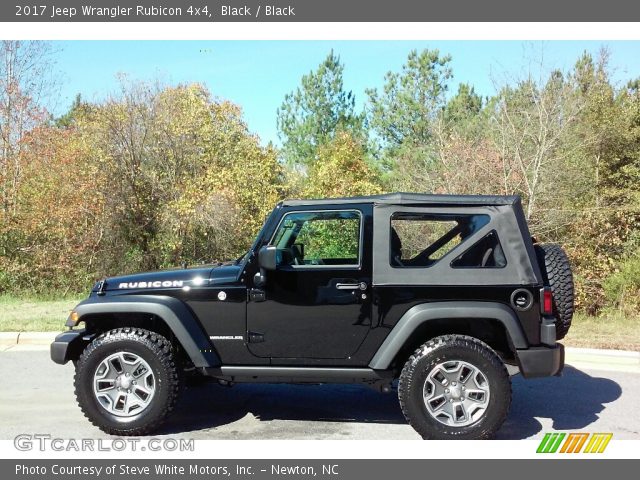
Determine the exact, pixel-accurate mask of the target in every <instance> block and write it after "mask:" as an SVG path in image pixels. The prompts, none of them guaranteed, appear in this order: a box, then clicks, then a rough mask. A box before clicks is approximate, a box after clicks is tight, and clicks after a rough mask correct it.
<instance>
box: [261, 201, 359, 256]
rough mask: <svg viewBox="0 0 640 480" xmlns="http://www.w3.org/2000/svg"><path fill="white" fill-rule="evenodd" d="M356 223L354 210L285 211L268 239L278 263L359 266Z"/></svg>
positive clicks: (357, 218)
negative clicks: (274, 250) (272, 235)
mask: <svg viewBox="0 0 640 480" xmlns="http://www.w3.org/2000/svg"><path fill="white" fill-rule="evenodd" d="M360 226H361V215H360V212H358V211H355V210H345V211H324V212H295V213H288V214H287V215H285V217H284V218H283V220H282V222H281V223H280V225H279V226H278V230H277V231H276V233H275V235H274V237H273V240H272V242H271V243H272V245H275V246H276V247H277V249H278V251H277V262H278V265H279V266H294V267H295V266H305V265H306V266H312V265H333V266H356V265H359V264H360Z"/></svg>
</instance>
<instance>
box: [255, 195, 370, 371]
mask: <svg viewBox="0 0 640 480" xmlns="http://www.w3.org/2000/svg"><path fill="white" fill-rule="evenodd" d="M369 209H370V207H369ZM367 213H368V212H367V211H366V207H363V208H356V209H354V208H351V209H344V210H319V211H314V210H306V211H291V212H288V213H286V214H285V215H284V216H283V217H282V220H281V221H280V223H279V225H278V227H277V228H276V230H275V233H274V235H273V237H272V239H271V242H270V244H271V245H274V246H275V247H276V248H277V268H276V270H273V271H268V272H266V282H265V283H264V285H263V286H262V288H261V289H259V290H254V291H253V293H252V295H250V297H251V298H250V301H249V304H248V307H247V329H248V338H249V349H250V351H251V352H252V353H253V354H254V355H257V356H259V357H271V358H273V359H278V358H281V359H285V358H300V359H305V358H306V359H345V358H349V357H350V356H351V355H353V354H354V353H355V352H356V351H357V349H358V347H359V346H360V344H361V343H362V341H363V340H364V338H365V336H366V335H367V333H368V332H369V329H370V326H371V295H370V292H371V288H370V279H371V255H370V254H367V255H364V254H363V252H364V251H365V247H367V248H368V249H369V250H370V245H369V242H370V235H371V234H370V232H371V229H370V228H369V229H367V231H368V232H369V233H368V238H367V236H365V234H364V232H365V221H369V222H370V221H371V216H370V214H369V215H367ZM273 363H277V361H275V360H274V362H273Z"/></svg>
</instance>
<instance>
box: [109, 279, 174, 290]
mask: <svg viewBox="0 0 640 480" xmlns="http://www.w3.org/2000/svg"><path fill="white" fill-rule="evenodd" d="M183 284H184V281H182V280H164V281H160V280H156V281H154V282H122V283H120V284H118V288H162V287H164V288H171V287H182V285H183Z"/></svg>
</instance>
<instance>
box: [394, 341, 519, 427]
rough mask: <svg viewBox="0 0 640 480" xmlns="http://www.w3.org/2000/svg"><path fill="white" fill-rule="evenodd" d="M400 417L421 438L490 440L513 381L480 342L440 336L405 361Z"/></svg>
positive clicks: (503, 414) (505, 411)
mask: <svg viewBox="0 0 640 480" xmlns="http://www.w3.org/2000/svg"><path fill="white" fill-rule="evenodd" d="M398 397H399V400H400V407H401V408H402V412H403V413H404V416H405V417H406V419H407V420H408V422H409V423H410V424H411V426H412V427H413V428H414V429H415V430H416V431H417V432H418V433H419V434H420V435H422V437H423V438H424V439H441V440H446V439H469V440H476V439H483V438H489V437H491V436H492V435H493V434H495V432H496V431H497V430H498V429H499V428H500V426H501V425H502V423H503V422H504V420H505V418H506V416H507V414H508V412H509V406H510V404H511V382H510V380H509V375H508V373H507V370H506V368H505V366H504V364H503V363H502V360H501V359H500V357H499V356H498V355H497V354H496V353H495V352H494V351H493V350H492V349H491V347H489V346H488V345H487V344H485V343H484V342H481V341H480V340H478V339H476V338H473V337H467V336H464V335H444V336H441V337H436V338H434V339H433V340H430V341H429V342H427V343H425V344H424V345H422V346H421V347H420V348H419V349H418V350H416V351H415V353H414V354H413V355H412V356H411V357H410V358H409V360H407V362H406V364H405V366H404V368H403V369H402V373H401V375H400V382H399V384H398Z"/></svg>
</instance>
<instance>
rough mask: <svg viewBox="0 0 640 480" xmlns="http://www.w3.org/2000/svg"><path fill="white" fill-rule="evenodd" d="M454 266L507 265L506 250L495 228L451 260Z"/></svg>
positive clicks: (484, 266) (489, 266)
mask: <svg viewBox="0 0 640 480" xmlns="http://www.w3.org/2000/svg"><path fill="white" fill-rule="evenodd" d="M451 266H452V267H453V268H503V267H506V266H507V259H506V257H505V256H504V250H502V245H500V239H499V238H498V234H497V233H496V231H495V230H492V231H490V232H489V233H487V234H486V235H485V236H484V237H483V238H482V239H480V240H479V241H477V242H476V243H475V244H473V245H472V246H471V247H470V248H469V249H468V250H466V251H465V252H464V253H463V254H462V255H460V256H459V257H458V258H456V259H455V260H454V261H453V262H451Z"/></svg>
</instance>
